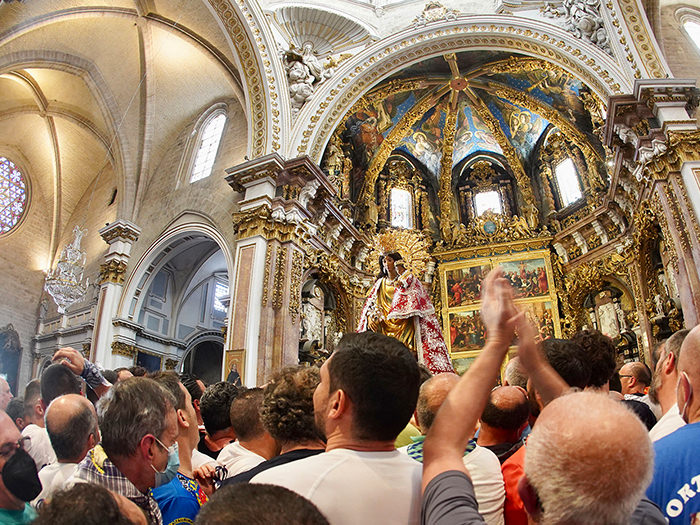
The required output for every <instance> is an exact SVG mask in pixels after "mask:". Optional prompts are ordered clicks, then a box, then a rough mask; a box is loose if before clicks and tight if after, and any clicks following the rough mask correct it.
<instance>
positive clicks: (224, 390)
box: [199, 381, 238, 436]
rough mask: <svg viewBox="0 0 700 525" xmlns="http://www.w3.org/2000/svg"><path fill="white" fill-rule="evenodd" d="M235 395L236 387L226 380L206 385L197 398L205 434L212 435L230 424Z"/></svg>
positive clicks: (236, 393) (236, 392)
mask: <svg viewBox="0 0 700 525" xmlns="http://www.w3.org/2000/svg"><path fill="white" fill-rule="evenodd" d="M237 395H238V388H236V387H235V386H234V385H232V384H231V383H227V382H226V381H219V382H218V383H214V384H213V385H210V386H208V387H207V389H206V390H205V391H204V393H203V394H202V398H201V399H200V400H199V408H200V410H201V413H202V421H203V422H204V428H205V429H206V431H207V434H209V435H210V436H213V435H214V434H215V433H216V432H219V431H221V430H225V429H227V428H229V427H230V426H231V415H230V414H231V403H233V400H234V399H236V396H237Z"/></svg>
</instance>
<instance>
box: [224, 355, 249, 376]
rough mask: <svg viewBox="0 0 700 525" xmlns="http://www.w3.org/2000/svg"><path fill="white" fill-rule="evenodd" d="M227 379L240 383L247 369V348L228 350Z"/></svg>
mask: <svg viewBox="0 0 700 525" xmlns="http://www.w3.org/2000/svg"><path fill="white" fill-rule="evenodd" d="M225 366H226V368H225V370H224V374H225V376H224V377H225V380H226V381H227V382H229V383H233V384H236V385H240V384H241V382H242V381H243V372H244V371H245V348H241V349H238V350H227V351H226V365H225Z"/></svg>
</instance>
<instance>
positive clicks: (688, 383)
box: [676, 372, 693, 423]
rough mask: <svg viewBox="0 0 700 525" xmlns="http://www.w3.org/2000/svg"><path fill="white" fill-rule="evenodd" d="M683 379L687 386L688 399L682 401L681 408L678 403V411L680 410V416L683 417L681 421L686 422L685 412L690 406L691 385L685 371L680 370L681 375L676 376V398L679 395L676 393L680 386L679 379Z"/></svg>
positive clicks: (686, 415)
mask: <svg viewBox="0 0 700 525" xmlns="http://www.w3.org/2000/svg"><path fill="white" fill-rule="evenodd" d="M683 379H685V382H686V385H688V386H687V388H688V390H689V392H688V400H687V401H685V400H684V401H683V407H682V408H681V406H680V405H678V411H679V412H680V415H681V418H682V419H683V421H685V422H686V423H688V414H687V413H686V412H687V411H688V409H689V408H690V397H691V396H692V395H693V385H692V384H691V383H690V379H689V378H688V374H686V373H685V372H681V376H680V377H679V378H678V385H677V386H676V400H678V397H679V396H678V393H679V390H680V387H681V381H683Z"/></svg>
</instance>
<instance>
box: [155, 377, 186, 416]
mask: <svg viewBox="0 0 700 525" xmlns="http://www.w3.org/2000/svg"><path fill="white" fill-rule="evenodd" d="M151 379H153V380H154V381H155V382H156V383H158V384H159V385H160V386H162V387H163V388H165V389H166V390H167V391H168V392H170V394H171V395H172V396H173V398H174V399H175V408H176V409H178V410H185V409H186V408H187V407H186V406H185V393H184V392H183V391H182V389H181V388H180V379H179V378H178V377H177V374H176V373H175V372H155V373H153V374H151Z"/></svg>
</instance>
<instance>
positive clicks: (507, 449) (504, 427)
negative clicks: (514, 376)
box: [476, 386, 530, 464]
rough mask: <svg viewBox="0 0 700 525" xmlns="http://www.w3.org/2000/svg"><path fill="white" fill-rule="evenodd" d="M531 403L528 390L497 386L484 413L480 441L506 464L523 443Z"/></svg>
mask: <svg viewBox="0 0 700 525" xmlns="http://www.w3.org/2000/svg"><path fill="white" fill-rule="evenodd" d="M529 415H530V406H529V403H528V399H527V393H526V392H525V390H523V389H522V388H520V387H517V386H499V387H497V388H494V389H493V390H492V391H491V394H490V395H489V399H488V401H487V402H486V407H485V408H484V412H483V413H482V414H481V418H480V422H481V425H480V427H479V437H478V439H477V440H476V444H477V445H479V446H482V447H485V448H488V449H489V450H490V451H491V452H493V453H494V454H496V457H497V458H498V460H499V461H500V462H501V464H503V462H504V461H505V460H507V459H508V458H509V457H510V456H512V455H513V454H514V453H515V452H517V451H518V449H519V448H520V447H521V446H522V445H523V440H522V439H521V434H522V432H523V430H525V427H527V422H528V416H529Z"/></svg>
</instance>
